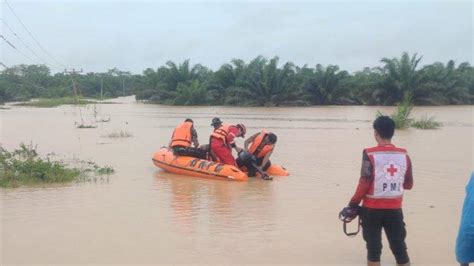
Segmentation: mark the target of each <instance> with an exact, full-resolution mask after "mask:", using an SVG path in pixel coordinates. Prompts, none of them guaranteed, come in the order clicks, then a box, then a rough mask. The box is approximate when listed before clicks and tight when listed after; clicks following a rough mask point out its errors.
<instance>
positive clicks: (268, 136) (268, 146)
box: [237, 130, 277, 176]
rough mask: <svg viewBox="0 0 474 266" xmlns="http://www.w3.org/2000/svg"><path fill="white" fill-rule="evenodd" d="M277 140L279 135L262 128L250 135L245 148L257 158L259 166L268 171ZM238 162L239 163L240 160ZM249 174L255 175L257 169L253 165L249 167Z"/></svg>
mask: <svg viewBox="0 0 474 266" xmlns="http://www.w3.org/2000/svg"><path fill="white" fill-rule="evenodd" d="M276 142H277V136H276V135H275V134H273V133H272V132H266V131H265V130H262V131H261V132H258V133H255V134H254V135H252V136H250V137H249V138H248V139H247V140H246V141H245V142H244V148H245V150H246V151H248V152H249V153H250V154H251V155H253V156H255V157H256V158H257V166H258V167H260V168H262V170H263V171H266V170H267V169H268V168H269V167H270V166H271V162H270V156H271V155H272V153H273V150H274V148H275V144H276ZM249 145H250V148H249ZM237 164H239V161H238V162H237ZM247 168H249V167H247ZM249 176H255V169H254V168H253V167H250V168H249Z"/></svg>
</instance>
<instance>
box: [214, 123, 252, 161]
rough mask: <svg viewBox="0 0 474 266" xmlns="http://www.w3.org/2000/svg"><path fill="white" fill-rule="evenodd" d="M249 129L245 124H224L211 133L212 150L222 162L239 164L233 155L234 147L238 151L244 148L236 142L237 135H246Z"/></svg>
mask: <svg viewBox="0 0 474 266" xmlns="http://www.w3.org/2000/svg"><path fill="white" fill-rule="evenodd" d="M246 132H247V129H246V128H245V125H244V124H237V125H227V124H222V125H221V126H220V127H218V128H217V129H214V132H212V134H211V139H210V146H211V151H212V152H213V153H214V154H215V155H216V157H217V158H218V159H219V161H220V162H221V163H224V164H229V165H233V166H237V164H236V163H235V159H234V157H233V156H232V148H234V149H235V150H236V151H237V153H239V152H240V151H242V148H239V147H237V145H236V144H235V138H236V137H242V138H243V137H244V136H245V133H246Z"/></svg>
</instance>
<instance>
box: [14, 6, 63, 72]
mask: <svg viewBox="0 0 474 266" xmlns="http://www.w3.org/2000/svg"><path fill="white" fill-rule="evenodd" d="M5 4H7V7H8V9H10V11H11V12H12V13H13V15H14V16H15V17H16V19H17V20H18V21H19V22H20V24H21V25H22V26H23V28H24V29H25V31H26V32H28V34H29V35H30V37H31V38H32V39H33V40H34V41H35V43H36V44H37V45H38V47H39V48H40V49H41V50H42V51H43V52H44V53H45V54H46V55H47V56H49V57H50V58H51V59H52V60H53V61H54V62H56V64H58V65H60V66H61V67H64V68H65V67H66V66H65V65H63V64H61V63H60V62H59V61H58V60H56V59H55V58H54V57H53V56H52V55H51V54H50V53H48V51H46V49H44V48H43V46H42V45H41V44H40V43H39V42H38V40H37V39H36V38H35V37H34V36H33V34H32V33H31V32H30V31H29V30H28V28H27V27H26V26H25V24H24V23H23V22H22V21H21V19H20V17H18V15H17V14H16V13H15V11H13V8H12V7H11V6H10V4H9V3H8V1H7V0H5Z"/></svg>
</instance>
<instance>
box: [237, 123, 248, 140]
mask: <svg viewBox="0 0 474 266" xmlns="http://www.w3.org/2000/svg"><path fill="white" fill-rule="evenodd" d="M236 126H237V127H238V128H239V129H240V132H242V138H245V133H247V128H246V127H245V125H244V124H237V125H236Z"/></svg>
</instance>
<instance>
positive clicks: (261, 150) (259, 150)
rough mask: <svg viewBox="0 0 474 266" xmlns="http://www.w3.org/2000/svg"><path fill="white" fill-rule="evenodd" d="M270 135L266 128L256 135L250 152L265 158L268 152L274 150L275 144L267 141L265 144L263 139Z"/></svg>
mask: <svg viewBox="0 0 474 266" xmlns="http://www.w3.org/2000/svg"><path fill="white" fill-rule="evenodd" d="M267 135H268V133H267V132H265V130H262V132H260V134H258V135H257V137H255V139H254V140H253V141H252V145H250V148H249V152H250V153H251V154H253V155H255V156H257V158H263V157H265V156H266V155H267V154H268V153H270V152H271V151H273V148H274V147H275V145H273V144H270V143H267V144H263V139H264V138H265V137H266V136H267Z"/></svg>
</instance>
